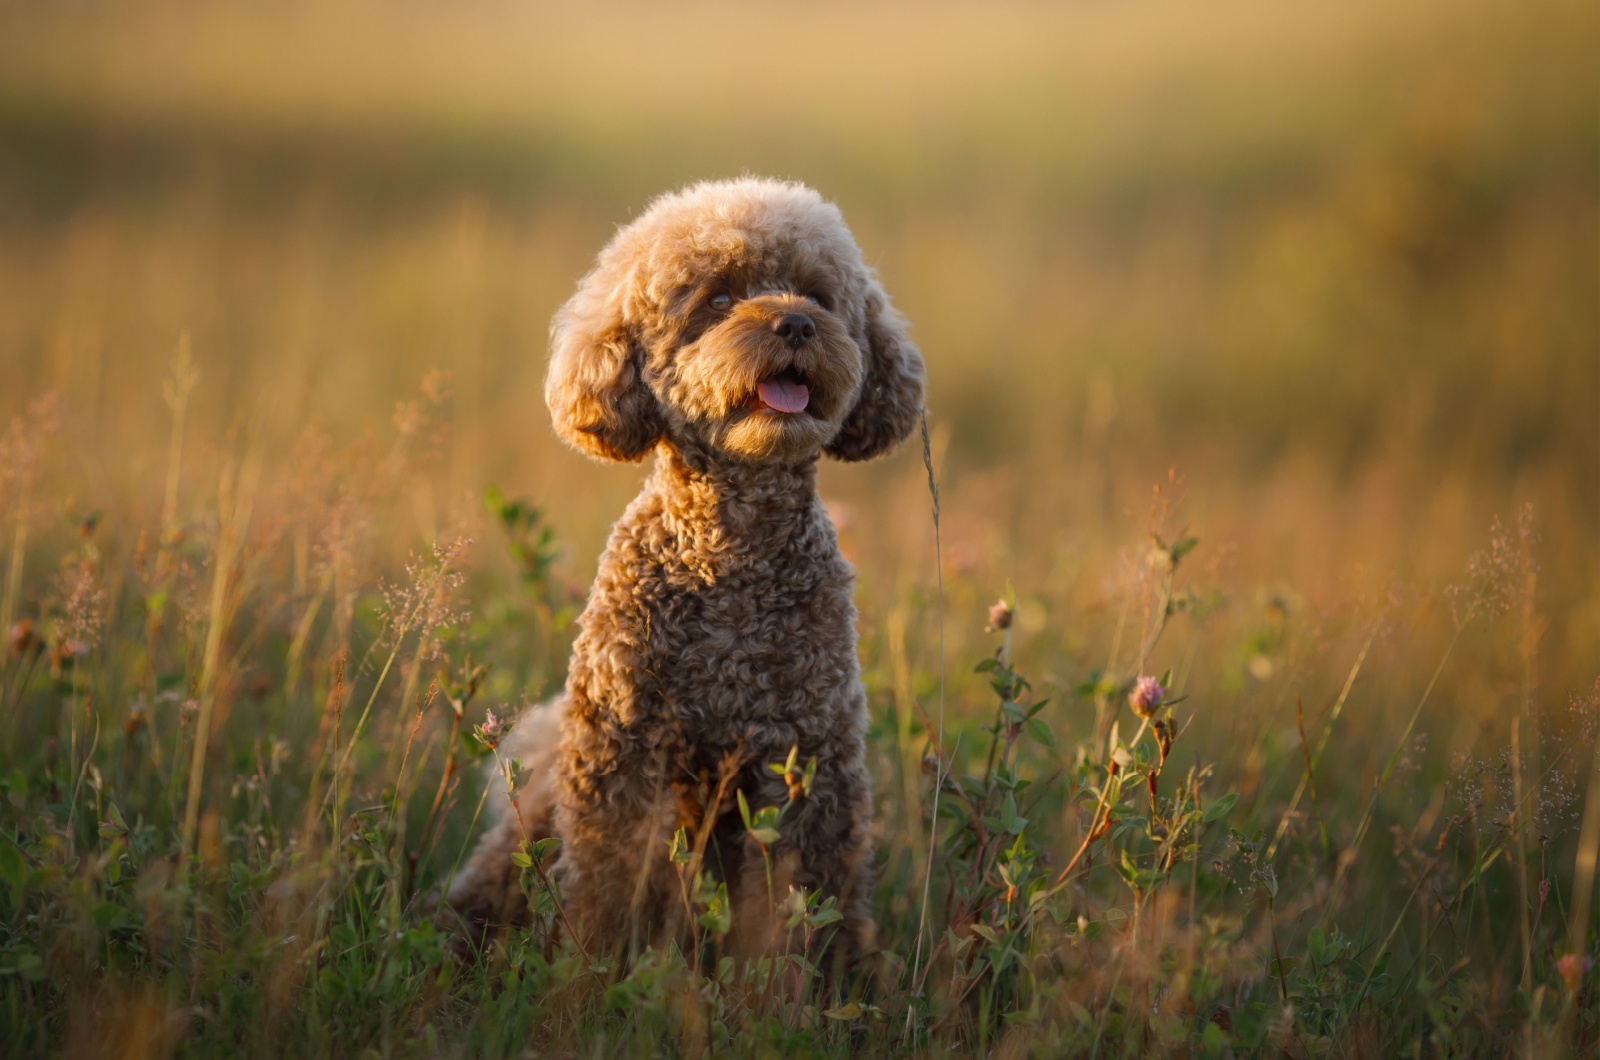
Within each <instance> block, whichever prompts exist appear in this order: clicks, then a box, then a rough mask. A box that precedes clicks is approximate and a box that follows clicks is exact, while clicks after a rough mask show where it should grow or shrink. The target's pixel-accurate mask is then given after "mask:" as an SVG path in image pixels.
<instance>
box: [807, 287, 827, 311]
mask: <svg viewBox="0 0 1600 1060" xmlns="http://www.w3.org/2000/svg"><path fill="white" fill-rule="evenodd" d="M806 301H808V302H814V303H816V304H817V305H819V306H821V307H822V308H823V309H832V308H833V303H832V302H830V301H829V300H828V296H827V295H825V294H818V293H816V292H815V291H812V292H811V293H810V294H808V295H806Z"/></svg>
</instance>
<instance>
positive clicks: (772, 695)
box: [449, 179, 923, 959]
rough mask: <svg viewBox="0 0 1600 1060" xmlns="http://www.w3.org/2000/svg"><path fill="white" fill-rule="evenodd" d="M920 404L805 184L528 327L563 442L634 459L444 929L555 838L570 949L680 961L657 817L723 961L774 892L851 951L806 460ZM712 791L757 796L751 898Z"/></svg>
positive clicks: (838, 642)
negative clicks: (640, 468)
mask: <svg viewBox="0 0 1600 1060" xmlns="http://www.w3.org/2000/svg"><path fill="white" fill-rule="evenodd" d="M922 389H923V364H922V357H921V354H919V353H918V351H917V349H916V347H914V346H913V345H912V344H911V343H910V342H909V341H907V339H906V336H905V331H904V325H903V322H902V321H901V319H900V318H899V316H898V315H897V314H896V313H895V311H894V309H893V308H892V307H891V306H890V304H889V300H888V298H887V297H886V296H885V294H884V292H883V288H882V287H880V286H879V284H878V281H877V279H876V277H875V276H874V274H873V271H872V270H871V269H869V268H868V267H867V266H866V265H865V264H864V263H863V262H862V259H861V252H860V250H859V249H858V248H857V246H856V244H855V241H854V239H853V238H852V237H851V235H850V231H849V229H848V228H847V227H846V226H845V223H844V218H843V217H842V216H841V215H840V213H839V210H838V208H837V207H835V206H834V205H832V204H831V203H827V202H824V201H823V200H822V198H821V197H820V196H818V195H817V193H816V192H814V191H812V190H811V189H810V188H807V187H804V186H801V185H799V184H790V183H781V182H778V181H771V180H756V179H743V180H733V181H725V182H715V183H704V184H697V185H695V186H693V187H690V188H688V189H686V190H684V191H681V192H678V193H675V194H669V195H665V196H663V197H661V198H659V199H657V200H656V201H655V202H654V203H652V204H651V206H650V207H649V208H648V209H647V210H646V211H645V212H644V214H643V215H642V216H640V217H639V218H638V219H637V220H635V221H634V222H633V223H632V224H630V225H628V226H627V227H625V228H623V229H621V230H620V231H619V232H618V233H617V235H616V237H615V238H614V239H612V240H611V242H610V244H609V245H607V246H606V248H605V249H604V250H602V251H601V252H600V257H599V260H598V262H597V264H596V265H595V267H594V269H593V271H591V272H590V273H589V274H588V276H586V277H584V279H583V280H582V281H581V282H580V284H579V286H578V291H577V293H576V294H574V295H573V296H572V298H571V299H569V300H568V301H567V303H566V304H565V305H564V306H562V307H561V309H560V311H559V312H558V313H557V314H556V317H555V320H554V323H553V324H552V327H551V354H550V369H549V376H548V379H547V380H546V383H545V399H546V401H547V402H548V403H549V406H550V414H551V416H552V417H553V419H554V421H555V428H556V431H557V432H558V433H559V434H560V435H561V437H562V438H563V439H565V440H566V441H567V442H568V443H570V444H571V445H573V446H574V447H576V448H577V449H579V450H581V451H582V452H585V453H587V454H589V455H591V456H595V457H599V458H601V459H605V460H622V461H636V460H639V459H641V458H642V457H643V456H644V455H645V454H646V453H649V452H652V451H653V452H654V453H655V457H656V460H655V469H654V472H653V473H652V474H651V476H650V478H649V479H648V480H647V481H646V483H645V485H644V489H643V491H642V492H641V493H640V494H639V496H638V497H637V498H635V500H634V501H633V503H632V504H631V505H629V507H628V509H627V511H626V512H624V513H623V515H622V518H621V519H619V520H618V521H617V524H616V526H615V527H614V528H613V529H612V532H611V537H610V540H609V542H608V543H607V545H606V549H605V553H604V555H602V556H601V558H600V570H599V574H598V575H597V577H596V578H595V583H594V588H593V590H592V592H591V594H590V596H589V602H588V606H587V607H586V608H585V609H584V612H583V615H582V617H581V618H580V619H579V620H578V626H579V633H578V638H577V642H576V644H575V645H574V646H573V652H572V662H571V670H570V673H569V674H568V677H567V684H566V691H565V693H564V694H563V695H561V696H559V697H557V698H556V699H555V700H553V701H551V702H549V703H547V704H544V705H542V706H540V707H536V708H533V709H532V710H530V711H528V712H526V714H525V715H524V717H523V718H522V720H521V721H520V723H519V724H518V726H517V728H516V730H515V731H514V732H513V733H512V735H511V736H510V737H509V738H508V739H507V742H506V744H505V747H504V753H507V754H509V755H513V756H515V757H517V758H518V759H519V761H520V762H521V765H522V771H523V776H524V777H525V778H526V786H525V787H524V788H523V789H522V790H521V791H520V792H519V794H518V796H517V802H516V808H517V812H516V813H515V814H512V813H509V812H508V813H506V814H505V816H504V818H503V819H502V820H500V821H499V822H497V823H496V824H495V825H494V826H493V827H492V828H491V829H490V831H489V832H488V833H487V834H486V835H485V836H484V838H483V839H482V841H481V842H480V844H479V846H478V848H477V851H476V852H475V853H474V855H473V857H472V859H471V861H470V863H469V864H468V865H466V866H465V867H464V869H463V871H462V874H461V875H460V876H459V877H458V878H457V879H456V881H455V884H454V886H453V887H452V888H451V890H450V893H449V901H450V903H451V905H452V906H453V907H454V908H455V909H456V910H457V911H458V912H460V913H461V914H462V916H463V917H465V918H466V919H467V921H468V922H469V923H471V924H474V925H475V926H476V927H477V929H478V930H479V931H484V930H487V929H488V927H489V926H491V925H495V924H504V923H508V922H515V921H517V920H518V919H519V918H520V917H521V916H523V915H524V914H525V912H526V903H525V899H524V896H523V891H522V886H521V875H522V874H521V870H519V869H517V868H516V867H515V866H514V865H513V863H512V860H511V855H512V854H513V853H514V852H515V851H516V850H517V848H518V846H519V845H520V844H521V843H522V842H523V841H524V840H525V839H529V840H536V839H539V838H541V837H546V836H557V837H559V838H560V839H561V846H560V852H559V854H558V855H557V857H556V860H555V863H554V866H553V868H552V875H553V877H554V878H555V879H556V880H557V881H559V884H560V888H559V890H560V894H561V898H562V903H563V907H564V911H565V913H566V916H567V919H568V920H569V921H570V923H571V924H573V925H574V926H575V930H576V931H577V932H578V933H579V934H580V935H581V936H583V938H584V940H585V942H586V943H587V944H588V945H589V946H590V947H591V948H592V949H594V950H598V951H603V952H613V953H616V952H622V951H625V950H626V951H637V949H638V948H639V947H641V946H647V945H652V944H664V943H666V942H668V941H669V940H676V941H678V943H679V944H685V943H687V942H688V941H689V939H690V938H691V935H690V930H691V926H692V920H691V919H690V916H689V913H688V912H687V911H686V908H685V905H686V903H685V896H684V893H683V890H682V886H681V883H680V875H679V871H680V866H678V865H674V864H673V862H672V859H671V858H670V857H669V844H670V843H671V842H672V840H673V837H674V836H675V835H676V834H677V833H678V831H679V829H680V828H681V829H683V830H684V835H685V836H686V837H687V839H688V840H689V846H690V847H691V848H692V849H691V855H690V856H691V859H692V865H691V870H692V869H693V868H700V867H703V869H704V872H705V873H706V874H707V878H708V879H710V880H711V881H713V883H715V882H721V883H724V884H726V886H727V897H728V910H729V913H730V915H731V920H732V928H731V930H730V933H729V935H728V936H727V946H728V948H729V949H731V950H732V951H733V952H737V953H745V954H753V953H760V952H772V951H773V950H774V949H777V948H782V947H785V946H791V945H794V943H793V942H792V941H789V935H788V933H786V932H785V931H784V930H783V929H782V927H781V926H780V925H779V924H778V923H777V919H781V915H782V914H781V913H780V916H779V918H774V916H773V914H772V911H771V910H772V904H773V903H782V902H784V901H785V899H786V898H788V897H789V896H790V894H791V889H793V891H796V892H802V893H804V894H815V895H818V896H819V897H820V898H823V899H825V898H827V897H832V898H834V899H835V900H836V902H837V906H836V907H837V909H838V910H839V912H840V913H842V914H843V917H844V919H843V921H842V923H840V924H838V925H837V928H835V929H834V930H835V931H837V932H838V934H836V935H835V936H834V938H833V940H832V941H833V949H832V950H831V954H830V958H831V959H839V955H840V954H843V953H857V952H860V950H861V949H862V948H866V947H870V946H871V944H872V935H873V930H872V920H871V915H870V913H869V910H868V906H869V900H870V894H869V891H870V887H871V853H872V852H871V841H870V835H869V831H870V824H871V813H872V794H871V783H870V779H869V777H868V775H867V766H866V753H865V750H866V749H865V736H866V728H867V703H866V693H865V690H864V689H863V688H862V685H861V680H860V674H859V668H858V664H857V660H856V631H855V623H856V610H855V605H854V604H853V603H852V601H851V595H850V594H851V584H852V580H853V579H852V572H851V569H850V566H849V565H848V564H847V563H846V562H845V561H844V559H843V557H842V556H841V555H840V554H839V547H838V543H837V541H836V540H835V537H834V531H833V526H832V524H831V522H830V521H829V518H828V515H827V512H826V511H825V509H824V507H823V504H822V502H821V500H820V499H819V498H818V496H817V461H818V458H819V457H821V456H822V454H824V453H826V454H828V455H829V456H832V457H834V458H836V459H839V460H865V459H867V458H869V457H874V456H877V455H879V454H881V453H883V452H885V451H887V450H888V449H889V448H890V447H892V446H893V445H894V444H895V443H897V442H899V441H900V440H901V439H903V438H905V437H906V435H908V434H909V433H910V432H911V431H912V429H913V428H914V427H915V426H916V424H917V422H918V417H919V415H920V410H921V407H922ZM791 748H798V755H797V768H796V772H798V770H799V769H801V768H803V767H804V764H805V763H806V762H808V761H809V760H810V759H811V758H812V757H813V756H814V757H815V759H816V767H815V769H816V772H815V777H814V780H813V782H812V783H811V785H810V789H809V791H806V790H804V786H803V785H802V784H801V783H799V782H798V778H797V777H796V776H795V775H794V774H793V773H791V774H788V775H785V774H784V772H783V771H782V770H781V769H779V770H774V769H773V768H772V763H782V762H784V761H785V760H786V759H787V758H788V756H789V752H790V750H791ZM739 793H742V794H743V796H744V798H745V800H747V802H748V806H749V809H750V812H751V813H752V814H756V813H758V812H759V811H760V809H761V808H762V807H784V809H783V816H782V817H781V819H780V820H779V822H778V832H779V838H778V839H777V840H776V841H775V842H772V843H770V844H769V845H768V847H767V851H766V853H767V855H768V857H769V858H770V864H771V866H772V871H773V876H774V884H773V888H772V890H773V892H775V893H769V890H768V878H767V865H768V860H767V858H764V857H763V855H762V851H761V850H760V849H759V848H758V847H757V845H756V844H755V843H754V842H753V841H752V840H750V839H749V837H748V836H747V835H746V829H745V825H744V821H743V818H742V816H741V814H740V812H739V811H738V805H737V795H738V794H739ZM500 801H505V800H500ZM791 900H792V899H791ZM818 941H819V940H818V939H815V938H814V939H813V943H814V944H816V943H817V942H818ZM686 949H687V947H686Z"/></svg>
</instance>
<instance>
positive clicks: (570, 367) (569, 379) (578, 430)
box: [544, 265, 664, 462]
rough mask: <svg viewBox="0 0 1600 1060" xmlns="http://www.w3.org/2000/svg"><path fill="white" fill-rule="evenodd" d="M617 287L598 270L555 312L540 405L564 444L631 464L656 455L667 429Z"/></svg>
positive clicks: (606, 272)
mask: <svg viewBox="0 0 1600 1060" xmlns="http://www.w3.org/2000/svg"><path fill="white" fill-rule="evenodd" d="M622 286H623V284H621V283H619V282H617V278H616V276H614V275H612V274H611V271H610V270H608V269H606V268H605V267H604V265H602V266H601V267H599V268H596V269H595V270H594V271H593V272H591V273H590V274H589V275H588V276H585V277H584V278H583V282H582V283H581V284H580V285H579V288H578V291H577V293H576V294H574V295H573V296H572V297H571V298H569V299H567V303H566V305H564V306H562V307H561V308H560V309H559V310H557V311H556V315H555V319H554V320H553V321H552V322H551V324H550V369H549V372H548V374H546V376H545V380H544V400H545V404H547V405H549V406H550V417H551V419H552V420H553V421H554V423H555V428H556V433H557V434H559V435H561V437H562V439H563V440H565V441H566V442H567V444H569V445H571V446H572V447H574V448H575V449H578V450H579V451H581V452H584V453H588V454H589V455H590V456H596V457H600V458H601V459H603V460H624V461H630V462H631V461H635V460H639V459H640V458H642V457H643V456H644V455H645V454H646V453H648V452H649V451H650V450H651V449H652V448H654V447H655V444H656V441H657V440H658V439H659V438H660V437H661V435H662V431H663V430H664V424H663V422H662V417H661V409H660V406H659V405H657V404H656V398H655V395H654V394H652V393H651V392H650V388H649V387H648V386H646V385H645V382H644V379H643V378H642V369H643V365H644V351H643V349H642V348H640V346H639V344H638V343H637V341H636V340H635V339H634V336H633V333H632V329H630V328H629V326H628V324H627V321H626V320H624V317H623V311H622V299H623V292H622V290H621V288H622Z"/></svg>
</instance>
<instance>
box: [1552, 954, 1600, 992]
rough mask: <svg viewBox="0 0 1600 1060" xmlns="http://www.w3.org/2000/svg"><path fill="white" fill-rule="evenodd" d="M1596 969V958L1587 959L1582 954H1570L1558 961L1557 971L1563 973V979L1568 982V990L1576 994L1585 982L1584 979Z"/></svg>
mask: <svg viewBox="0 0 1600 1060" xmlns="http://www.w3.org/2000/svg"><path fill="white" fill-rule="evenodd" d="M1593 967H1594V958H1593V957H1586V956H1584V955H1583V954H1581V953H1569V954H1567V955H1566V956H1565V957H1562V958H1561V959H1560V960H1558V961H1556V971H1557V972H1559V973H1561V978H1562V979H1563V980H1565V981H1566V984H1567V989H1568V990H1570V991H1572V992H1573V993H1574V994H1576V993H1577V992H1578V986H1579V984H1581V983H1582V982H1583V977H1584V976H1585V975H1588V974H1589V971H1590V969H1592V968H1593Z"/></svg>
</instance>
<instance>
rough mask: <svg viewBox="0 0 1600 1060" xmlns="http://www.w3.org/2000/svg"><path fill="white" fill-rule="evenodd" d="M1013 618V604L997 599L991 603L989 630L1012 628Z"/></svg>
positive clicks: (993, 631) (996, 630) (995, 631)
mask: <svg viewBox="0 0 1600 1060" xmlns="http://www.w3.org/2000/svg"><path fill="white" fill-rule="evenodd" d="M1011 618H1012V612H1011V605H1010V604H1008V603H1006V602H1005V601H1004V600H996V601H995V602H994V603H992V604H990V605H989V626H988V630H989V632H990V633H998V632H999V631H1000V630H1002V629H1010V628H1011Z"/></svg>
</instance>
